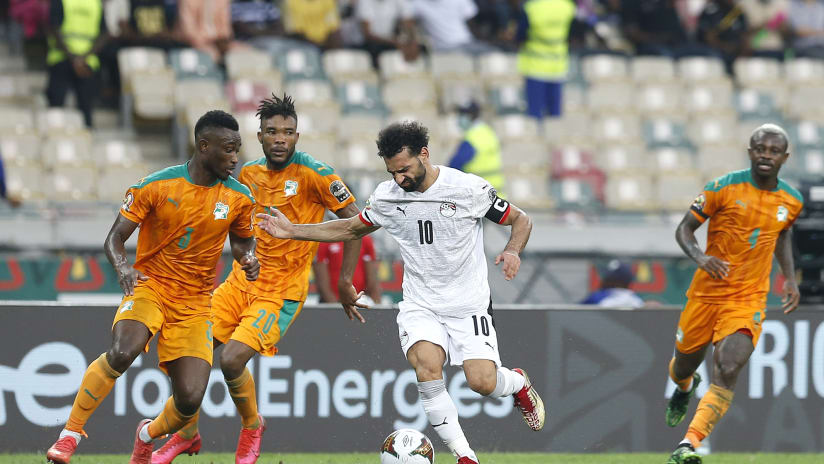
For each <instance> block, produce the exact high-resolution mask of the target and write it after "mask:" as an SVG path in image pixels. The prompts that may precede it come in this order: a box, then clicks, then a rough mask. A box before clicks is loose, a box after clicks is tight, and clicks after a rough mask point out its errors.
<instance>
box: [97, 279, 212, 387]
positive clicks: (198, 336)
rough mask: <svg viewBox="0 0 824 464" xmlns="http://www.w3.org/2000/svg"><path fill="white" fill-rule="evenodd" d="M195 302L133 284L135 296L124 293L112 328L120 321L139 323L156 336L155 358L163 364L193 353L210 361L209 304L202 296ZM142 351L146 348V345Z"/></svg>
mask: <svg viewBox="0 0 824 464" xmlns="http://www.w3.org/2000/svg"><path fill="white" fill-rule="evenodd" d="M196 299H198V300H202V301H198V302H197V303H198V304H192V305H190V304H187V303H185V302H179V301H174V300H171V299H169V298H167V297H165V296H163V295H161V294H160V293H159V292H157V291H156V290H154V289H152V288H151V287H148V286H146V285H140V286H137V287H135V289H134V295H132V296H124V297H123V300H122V301H121V302H120V306H119V307H118V308H117V313H116V314H115V316H114V322H112V328H114V326H115V324H117V323H118V322H119V321H122V320H131V321H139V322H142V323H143V324H144V325H145V326H146V327H148V328H149V331H150V332H151V333H152V336H154V335H155V334H158V336H157V358H158V360H159V361H160V363H159V365H160V368H161V369H163V371H164V372H165V370H166V368H165V364H166V363H167V362H171V361H174V360H175V359H178V358H182V357H183V356H193V357H195V358H200V359H203V360H205V361H206V362H208V363H209V365H211V364H212V322H211V321H210V320H209V315H210V310H209V306H207V305H204V304H203V302H208V300H203V299H201V298H196ZM145 351H147V352H148V351H149V344H148V343H147V344H146V348H145Z"/></svg>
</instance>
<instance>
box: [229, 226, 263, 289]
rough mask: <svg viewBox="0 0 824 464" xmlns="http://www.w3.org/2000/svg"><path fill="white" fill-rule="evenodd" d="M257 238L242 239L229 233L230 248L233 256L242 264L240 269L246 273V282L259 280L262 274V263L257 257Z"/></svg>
mask: <svg viewBox="0 0 824 464" xmlns="http://www.w3.org/2000/svg"><path fill="white" fill-rule="evenodd" d="M256 244H257V242H255V237H254V236H251V237H240V236H238V235H235V234H234V233H232V232H229V246H230V247H231V249H232V256H233V257H234V258H235V261H237V262H238V264H240V268H241V269H243V272H245V273H246V280H249V281H252V280H257V278H258V274H260V263H259V262H258V259H257V256H255V246H256Z"/></svg>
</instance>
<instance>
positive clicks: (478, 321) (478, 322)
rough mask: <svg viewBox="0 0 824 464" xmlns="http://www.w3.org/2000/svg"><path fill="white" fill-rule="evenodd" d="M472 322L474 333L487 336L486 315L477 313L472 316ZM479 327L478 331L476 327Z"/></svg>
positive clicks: (487, 324) (487, 323)
mask: <svg viewBox="0 0 824 464" xmlns="http://www.w3.org/2000/svg"><path fill="white" fill-rule="evenodd" d="M472 323H473V324H475V335H480V334H483V335H484V336H485V337H488V336H489V322H488V321H487V320H486V316H481V317H478V316H477V315H474V316H472ZM479 327H480V329H481V331H480V333H479V332H478V328H479Z"/></svg>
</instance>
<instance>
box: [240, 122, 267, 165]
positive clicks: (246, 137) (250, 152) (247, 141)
mask: <svg viewBox="0 0 824 464" xmlns="http://www.w3.org/2000/svg"><path fill="white" fill-rule="evenodd" d="M258 130H259V129H256V130H254V131H249V130H247V131H244V130H241V131H240V139H241V142H242V143H241V145H240V158H241V163H246V162H248V161H254V160H257V159H259V158H260V157H261V156H263V149H262V148H261V146H260V142H259V141H258V139H257V132H258Z"/></svg>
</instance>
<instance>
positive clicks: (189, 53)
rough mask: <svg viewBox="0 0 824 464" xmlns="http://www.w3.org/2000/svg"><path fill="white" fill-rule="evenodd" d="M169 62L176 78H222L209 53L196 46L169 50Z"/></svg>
mask: <svg viewBox="0 0 824 464" xmlns="http://www.w3.org/2000/svg"><path fill="white" fill-rule="evenodd" d="M169 62H170V64H171V65H172V69H173V70H174V72H175V75H176V76H177V78H178V79H186V78H198V77H210V78H213V79H222V78H223V73H222V72H221V71H220V69H218V67H217V64H216V63H215V62H214V60H213V59H212V57H211V55H209V54H208V53H206V52H204V51H202V50H198V49H196V48H181V49H174V50H172V51H170V52H169Z"/></svg>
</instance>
